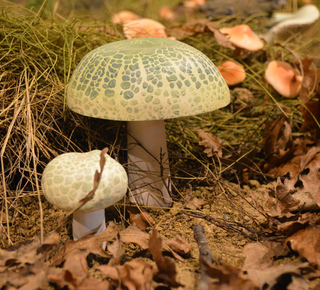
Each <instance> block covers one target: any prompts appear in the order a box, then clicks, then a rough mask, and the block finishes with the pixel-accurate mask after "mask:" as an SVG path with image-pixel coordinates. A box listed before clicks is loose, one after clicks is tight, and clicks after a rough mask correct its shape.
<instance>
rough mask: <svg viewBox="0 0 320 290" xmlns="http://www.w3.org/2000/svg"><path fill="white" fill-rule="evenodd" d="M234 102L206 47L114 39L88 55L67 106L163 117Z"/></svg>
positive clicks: (127, 117) (92, 113)
mask: <svg viewBox="0 0 320 290" xmlns="http://www.w3.org/2000/svg"><path fill="white" fill-rule="evenodd" d="M229 102H230V93H229V88H228V86H227V84H226V83H225V81H224V79H223V77H222V76H221V74H220V72H219V71H218V69H217V68H216V66H215V65H214V64H213V63H212V61H211V60H210V59H209V58H208V57H207V56H206V55H204V54H203V53H202V52H201V51H199V50H197V49H195V48H194V47H192V46H190V45H187V44H185V43H183V42H180V41H176V40H172V39H166V38H138V39H128V40H121V41H116V42H112V43H108V44H106V45H103V46H101V47H98V48H96V49H94V50H93V51H91V52H90V53H88V54H87V55H86V56H85V57H84V58H83V59H82V60H81V62H80V63H79V65H78V66H77V67H76V69H75V71H74V73H73V75H72V77H71V80H70V82H69V85H68V88H67V105H68V106H69V108H70V109H71V110H73V111H75V112H77V113H79V114H82V115H85V116H89V117H95V118H101V119H109V120H121V121H146V120H161V119H169V118H177V117H185V116H191V115H197V114H202V113H205V112H210V111H213V110H216V109H218V108H221V107H224V106H226V105H227V104H229Z"/></svg>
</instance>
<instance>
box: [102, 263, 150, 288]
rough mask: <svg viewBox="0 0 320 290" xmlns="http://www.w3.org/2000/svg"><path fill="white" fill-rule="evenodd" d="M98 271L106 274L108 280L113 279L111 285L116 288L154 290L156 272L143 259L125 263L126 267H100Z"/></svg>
mask: <svg viewBox="0 0 320 290" xmlns="http://www.w3.org/2000/svg"><path fill="white" fill-rule="evenodd" d="M96 269H97V270H99V271H101V272H102V273H104V274H105V275H106V276H107V278H108V279H111V280H112V282H111V283H112V284H113V285H115V286H117V285H122V286H124V287H126V288H125V289H141V290H151V289H153V288H152V281H153V277H154V274H155V271H154V269H153V267H152V266H151V265H150V264H148V263H146V262H144V261H143V260H142V259H134V260H131V261H129V262H126V263H124V265H117V266H115V267H112V266H110V265H100V266H98V267H96ZM117 289H118V288H117ZM119 289H120V288H119ZM121 289H122V288H121ZM123 289H124V288H123Z"/></svg>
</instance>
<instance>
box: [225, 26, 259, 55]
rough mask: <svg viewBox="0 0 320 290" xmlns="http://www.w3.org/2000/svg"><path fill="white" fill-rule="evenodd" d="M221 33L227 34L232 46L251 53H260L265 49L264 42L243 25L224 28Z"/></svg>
mask: <svg viewBox="0 0 320 290" xmlns="http://www.w3.org/2000/svg"><path fill="white" fill-rule="evenodd" d="M219 30H220V32H221V33H223V34H227V37H228V38H229V40H230V42H231V44H233V45H234V46H236V47H239V48H244V49H246V50H249V51H258V50H260V49H262V48H263V47H264V43H263V41H262V40H261V39H260V37H259V36H257V35H256V34H255V33H253V31H252V30H251V28H250V27H249V26H248V25H245V24H241V25H237V26H234V27H223V28H220V29H219Z"/></svg>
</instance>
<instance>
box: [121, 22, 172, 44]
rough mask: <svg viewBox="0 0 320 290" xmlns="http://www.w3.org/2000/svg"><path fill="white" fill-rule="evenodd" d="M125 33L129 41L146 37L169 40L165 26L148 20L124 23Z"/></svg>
mask: <svg viewBox="0 0 320 290" xmlns="http://www.w3.org/2000/svg"><path fill="white" fill-rule="evenodd" d="M123 33H124V35H125V37H126V38H127V39H132V38H145V37H163V38H167V33H166V28H165V26H164V25H163V24H161V23H160V22H158V21H155V20H152V19H148V18H141V19H138V20H133V21H130V22H126V23H124V25H123Z"/></svg>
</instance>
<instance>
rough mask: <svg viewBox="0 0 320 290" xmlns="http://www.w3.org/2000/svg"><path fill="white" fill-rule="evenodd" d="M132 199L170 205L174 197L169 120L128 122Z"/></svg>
mask: <svg viewBox="0 0 320 290" xmlns="http://www.w3.org/2000/svg"><path fill="white" fill-rule="evenodd" d="M127 130H128V179H129V188H130V190H131V191H130V192H129V194H130V201H131V202H137V203H138V204H140V205H145V206H155V207H167V206H171V204H172V199H171V196H170V193H171V182H170V167H169V158H168V150H167V140H166V132H165V123H164V121H163V120H154V121H133V122H127Z"/></svg>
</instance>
